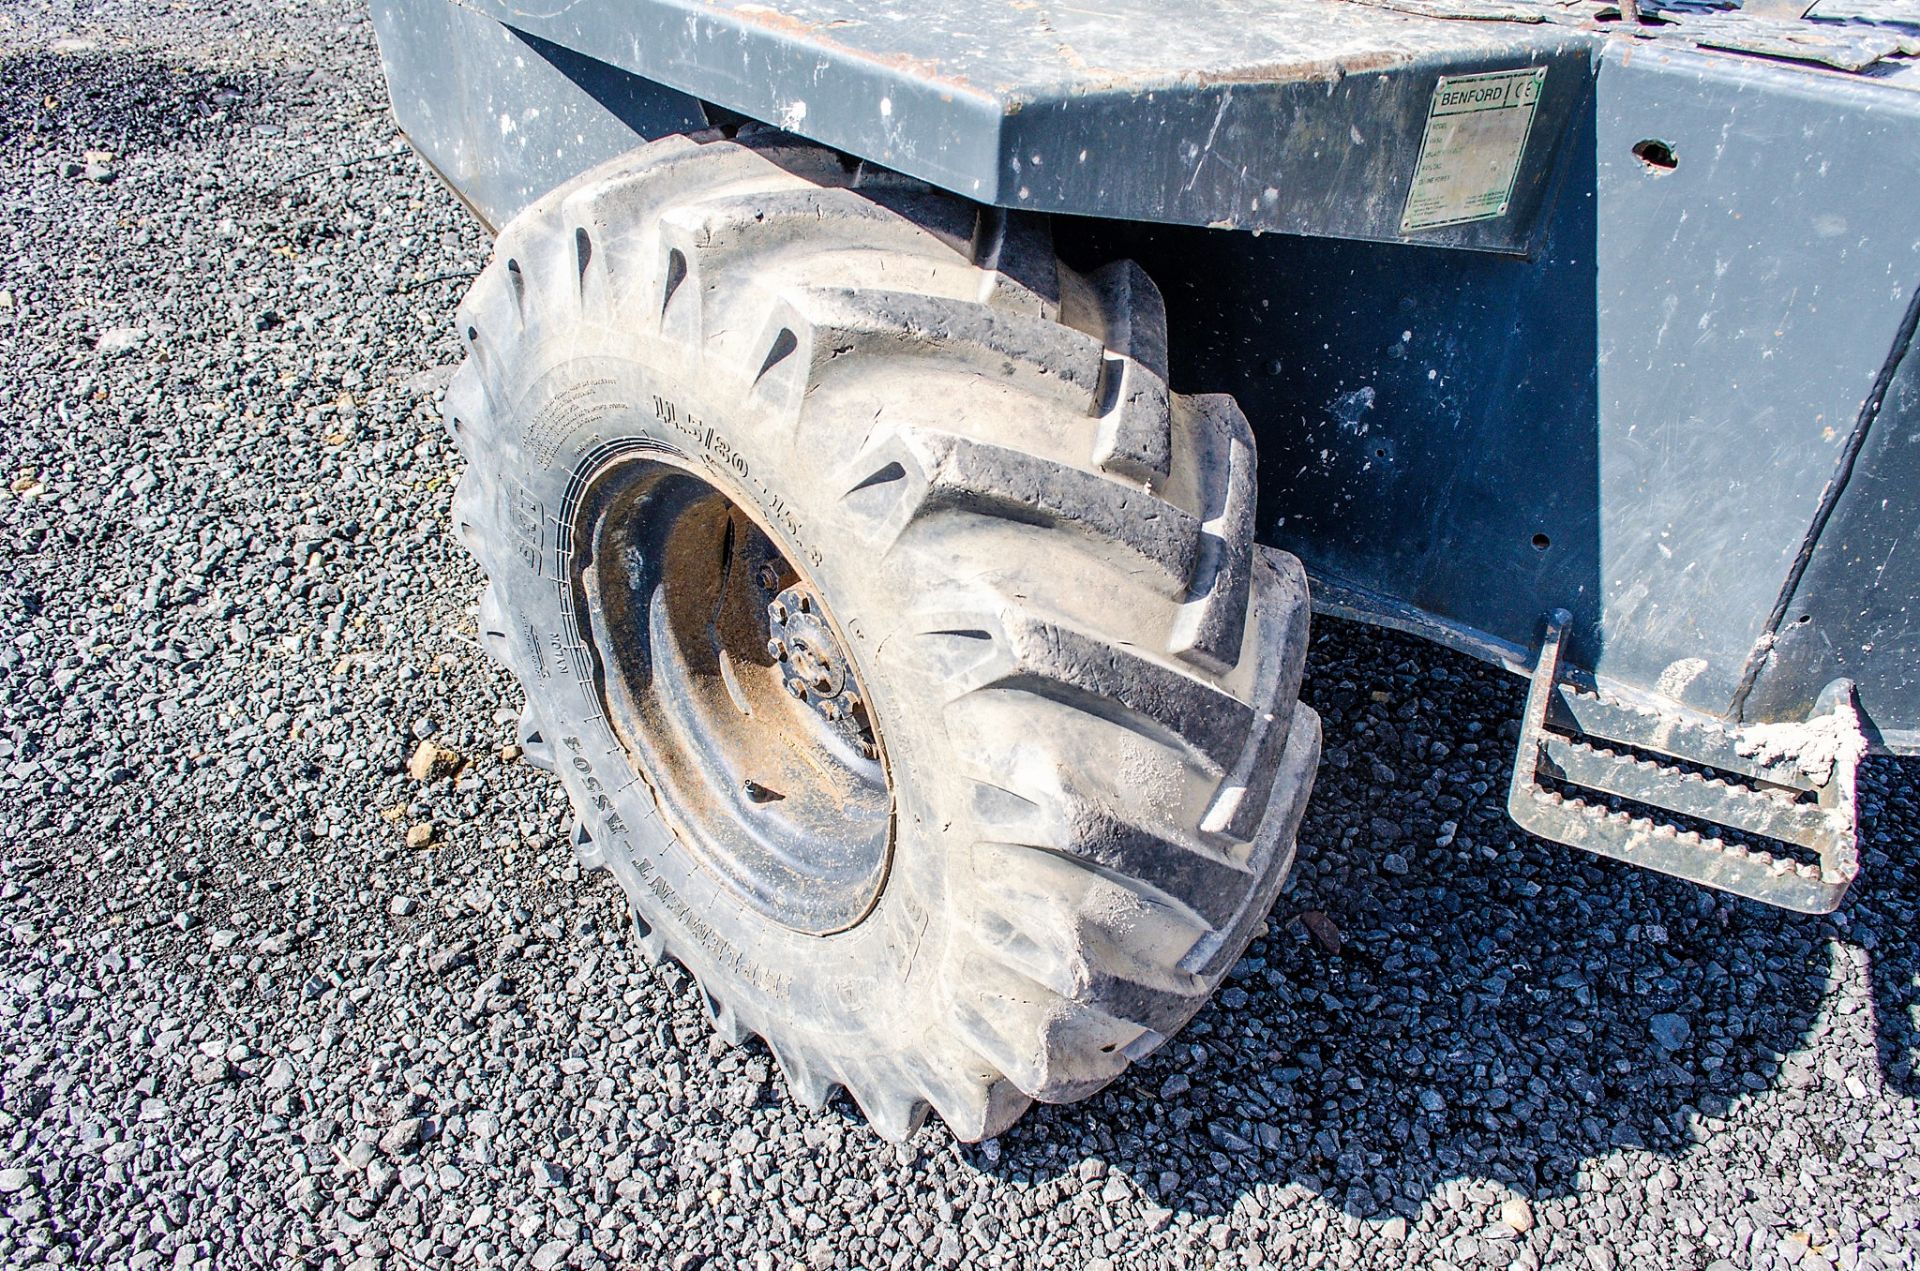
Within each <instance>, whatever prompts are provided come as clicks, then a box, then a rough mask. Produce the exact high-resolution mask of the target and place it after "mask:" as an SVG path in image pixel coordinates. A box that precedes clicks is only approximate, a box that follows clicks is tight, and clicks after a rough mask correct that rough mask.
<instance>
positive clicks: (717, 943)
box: [469, 330, 969, 1053]
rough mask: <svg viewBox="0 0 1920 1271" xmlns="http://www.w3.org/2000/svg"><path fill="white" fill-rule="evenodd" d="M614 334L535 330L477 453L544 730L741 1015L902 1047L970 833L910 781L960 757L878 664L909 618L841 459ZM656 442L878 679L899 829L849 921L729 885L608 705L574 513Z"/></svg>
mask: <svg viewBox="0 0 1920 1271" xmlns="http://www.w3.org/2000/svg"><path fill="white" fill-rule="evenodd" d="M594 334H598V335H600V336H601V338H599V339H594V338H591V337H592V336H593V335H594ZM616 341H619V342H621V343H625V344H627V345H629V346H630V345H632V344H633V343H634V340H633V339H632V337H631V336H630V335H628V336H625V337H624V338H622V337H618V336H617V335H616V334H615V333H612V332H601V333H595V332H592V331H591V330H586V331H573V332H568V333H567V334H566V335H565V336H564V337H562V338H561V339H557V340H548V341H536V340H532V339H527V340H524V341H523V342H522V343H521V344H520V345H519V346H518V347H517V349H516V350H515V352H516V353H517V354H518V355H519V356H517V357H515V358H514V360H513V361H512V362H511V363H509V364H506V365H503V366H501V367H500V368H499V373H498V374H497V376H496V378H495V386H494V391H495V393H496V394H497V396H496V398H495V400H494V402H493V403H492V404H491V409H490V414H491V415H492V416H493V417H494V419H495V420H497V421H498V423H497V425H496V427H497V428H498V429H499V430H500V431H502V432H505V433H507V434H509V435H505V436H497V437H493V438H490V439H489V443H490V444H489V445H488V446H486V447H484V448H482V449H481V450H480V452H479V454H478V457H477V458H476V460H475V468H476V469H479V470H480V474H479V475H480V476H481V481H480V482H479V486H480V489H481V499H480V504H479V506H478V507H477V508H476V509H475V511H476V513H477V514H478V515H479V516H482V517H486V518H488V519H489V520H491V521H492V523H493V524H492V526H491V527H489V528H488V530H487V531H486V532H485V533H483V534H482V535H481V536H480V537H481V539H482V540H483V541H484V542H486V543H487V544H488V545H489V547H490V549H491V550H489V551H488V553H487V558H488V559H487V564H488V573H489V574H490V575H491V577H492V578H493V580H494V583H495V585H496V587H497V588H498V595H499V599H500V601H501V612H502V613H503V614H504V616H505V619H506V622H505V625H508V626H509V627H511V628H513V629H512V630H509V631H507V632H504V633H498V634H497V635H495V636H494V639H495V642H496V644H498V645H500V646H502V649H503V653H504V655H505V657H506V658H507V660H508V661H509V662H510V664H511V665H512V666H513V668H514V669H515V670H516V672H517V673H518V674H519V676H520V679H521V680H522V682H523V683H524V684H525V685H526V686H527V689H528V694H529V697H530V698H531V699H532V700H533V704H534V707H535V711H536V714H537V715H538V716H539V718H540V719H541V722H542V724H543V725H544V726H545V727H546V728H547V729H548V730H549V731H548V737H547V740H548V741H549V742H550V744H551V745H552V748H553V753H554V759H555V766H556V768H557V770H558V772H559V774H560V776H561V778H562V780H563V781H564V782H565V783H566V785H567V787H568V790H569V792H570V794H571V795H572V797H573V801H574V805H575V808H576V810H577V812H578V814H579V816H580V818H581V820H582V823H583V827H584V828H585V830H586V833H587V836H588V840H589V841H588V842H586V843H584V844H583V845H582V848H581V854H582V857H583V859H584V861H585V862H586V863H588V864H604V865H605V866H606V867H607V868H609V869H610V870H611V871H612V872H613V873H614V874H615V875H616V877H618V878H619V880H620V882H621V883H622V884H623V885H624V886H625V889H626V891H627V893H628V895H629V897H630V898H633V899H634V901H635V905H636V908H638V909H639V910H640V911H641V913H642V915H643V917H644V920H645V921H646V922H647V924H648V925H649V926H651V927H653V928H654V929H655V930H656V931H657V932H658V933H659V934H660V935H661V936H662V937H664V940H665V943H666V947H667V949H668V951H669V952H670V953H671V954H672V956H674V957H675V958H677V959H679V960H680V961H682V962H684V963H686V964H687V965H688V967H689V969H690V970H691V971H693V972H694V974H695V976H696V977H697V978H698V979H699V980H700V982H701V984H702V985H703V987H704V988H706V990H707V991H708V992H709V993H710V994H711V995H713V996H714V997H716V998H718V999H720V1000H723V1001H725V1003H726V1004H727V1005H728V1006H730V1007H732V1008H733V1009H734V1011H735V1012H736V1014H737V1015H738V1016H739V1018H740V1019H741V1021H742V1022H743V1023H744V1024H745V1025H746V1026H747V1027H749V1028H753V1029H755V1031H760V1030H762V1029H763V1028H764V1027H765V1025H766V1023H767V1022H768V1021H772V1020H778V1021H781V1022H782V1026H783V1029H784V1030H785V1031H787V1032H789V1033H790V1032H793V1031H795V1030H798V1031H799V1032H801V1033H802V1034H808V1033H811V1034H815V1035H820V1036H822V1037H833V1038H836V1039H837V1040H835V1041H834V1042H833V1043H832V1046H831V1049H832V1050H833V1051H835V1052H838V1053H845V1052H846V1050H847V1049H848V1043H847V1041H846V1037H847V1035H848V1034H865V1035H866V1036H867V1038H868V1041H867V1042H866V1043H864V1044H865V1045H867V1046H870V1047H872V1048H874V1049H877V1050H880V1051H894V1050H904V1049H908V1048H910V1047H911V1045H912V1044H913V1042H914V1041H915V1040H916V1038H917V1036H918V1035H919V1034H920V1033H921V1032H922V1031H923V1030H924V1029H925V1026H926V1018H927V1017H926V1013H925V1011H924V1009H914V1003H916V1002H917V1001H919V1000H921V999H923V998H924V996H925V994H926V993H927V992H931V991H934V986H936V985H938V984H939V983H941V982H942V976H941V974H940V972H939V969H938V968H939V966H940V963H941V961H942V959H943V957H944V954H945V948H944V946H945V944H946V940H945V936H946V923H945V922H944V921H943V919H944V918H945V916H946V915H945V904H944V894H945V891H946V875H947V870H946V863H947V860H948V857H949V853H950V851H951V850H952V849H953V847H954V846H956V845H960V844H964V843H965V842H967V841H969V839H968V837H967V835H966V833H965V827H964V825H962V824H959V823H958V822H959V820H960V818H959V816H958V815H957V812H956V811H955V810H952V809H940V808H936V807H932V806H929V802H930V800H929V798H928V797H927V796H928V792H927V791H925V790H923V789H917V788H915V787H912V786H910V785H909V784H908V783H906V782H904V781H903V780H902V779H901V777H902V774H905V773H913V772H922V771H924V772H934V773H937V772H943V771H948V770H950V766H951V758H950V757H949V756H948V755H946V754H944V753H940V752H942V751H943V750H944V747H943V746H942V744H941V741H942V737H941V730H940V729H939V728H938V725H937V720H933V719H929V718H928V717H927V704H926V702H925V701H924V696H925V695H924V691H923V693H922V699H923V700H921V701H919V702H915V701H913V700H911V699H910V698H909V697H907V696H906V695H905V694H903V693H902V692H900V691H899V689H901V688H904V687H905V686H901V685H896V684H894V683H893V682H892V677H890V676H888V675H887V674H886V673H885V670H884V668H883V667H882V666H880V665H878V661H879V660H878V659H877V658H876V656H875V650H876V649H877V648H878V647H879V645H881V644H882V643H884V642H885V640H886V639H887V637H888V636H889V635H891V634H893V633H894V632H893V624H892V623H891V622H889V621H888V619H889V618H890V617H891V618H894V620H895V621H897V616H896V615H895V614H892V613H889V611H888V610H887V609H885V608H884V607H880V606H875V605H870V604H867V603H863V601H865V600H867V599H869V597H870V593H871V592H872V591H873V590H874V589H875V583H876V581H877V578H876V571H875V570H874V569H873V568H872V566H873V562H874V559H875V557H876V556H877V554H878V553H877V551H876V550H875V549H874V547H873V546H872V545H870V544H865V543H859V542H850V541H836V535H838V537H839V538H840V539H845V538H846V537H847V533H848V530H849V528H850V526H849V525H848V524H847V523H845V518H833V517H831V516H830V514H829V513H830V509H829V508H826V507H823V506H821V505H822V504H823V503H824V502H825V499H824V497H823V495H824V492H825V491H826V490H827V489H829V488H830V481H829V480H828V479H827V478H829V477H830V475H831V474H830V472H829V471H828V470H829V469H831V467H832V464H831V462H830V460H828V459H827V457H825V456H815V457H814V460H815V461H814V462H812V463H808V462H806V461H805V460H804V459H803V458H802V457H801V455H800V452H799V450H798V448H796V447H794V446H793V445H792V442H791V438H790V436H789V432H790V430H791V426H792V425H791V421H790V420H789V419H785V418H781V417H779V416H780V412H778V411H777V410H775V409H773V408H772V407H771V405H770V404H769V403H764V402H760V401H758V400H756V399H755V397H754V395H753V394H752V392H751V390H745V391H740V390H734V391H729V388H728V386H726V385H724V384H717V383H714V382H712V380H713V377H711V376H710V375H703V374H702V373H701V368H700V366H699V363H698V361H697V359H694V358H689V357H680V358H676V357H672V356H668V357H664V358H657V359H644V360H643V359H642V358H641V357H636V356H634V355H633V354H632V353H616V352H609V351H607V350H608V349H609V348H610V347H617V345H616ZM668 352H669V353H672V352H675V351H674V350H669V351H668ZM646 451H651V452H654V453H656V454H658V453H660V452H663V451H664V452H666V453H667V454H668V455H669V456H672V457H674V458H677V459H679V460H680V461H681V462H683V463H685V464H687V465H688V466H691V467H694V468H695V469H696V470H698V471H700V472H702V473H703V474H704V475H705V476H706V477H707V479H708V480H709V481H711V482H712V483H713V484H714V485H716V486H718V487H720V488H721V489H722V490H723V491H725V492H726V493H727V494H728V495H729V496H730V497H732V498H733V499H734V500H735V502H736V503H739V504H741V505H742V506H745V507H747V508H748V509H749V510H750V511H752V512H753V513H755V514H756V515H757V517H758V519H759V520H760V521H761V523H762V525H763V527H765V528H767V529H769V530H770V531H772V532H773V534H774V536H775V539H776V542H778V543H779V544H780V545H781V547H782V550H783V551H784V552H786V553H787V554H788V555H789V558H790V559H793V560H798V561H804V562H805V563H806V568H807V570H808V571H809V572H810V573H811V574H812V575H813V577H814V579H815V580H816V582H817V583H818V584H819V586H820V588H821V589H822V592H823V594H824V596H825V598H826V602H827V607H828V608H829V610H831V611H832V613H833V615H834V617H835V618H836V619H837V620H838V622H839V625H840V627H841V632H842V636H843V639H845V642H846V649H847V653H848V655H849V656H850V657H851V658H852V660H853V662H854V664H855V667H856V669H857V671H858V673H859V676H860V679H861V682H862V683H863V684H864V685H865V686H866V688H867V690H868V692H869V694H870V695H871V696H872V698H873V705H874V718H875V720H876V722H877V723H878V724H879V725H880V728H881V736H882V739H883V744H884V745H885V747H886V754H887V758H888V762H889V768H890V775H891V778H892V788H893V793H894V799H895V826H894V844H893V849H892V857H891V863H890V866H889V869H888V872H887V877H886V880H885V882H884V884H883V887H882V890H881V893H880V896H879V898H878V900H877V901H876V903H875V905H874V907H873V909H872V910H871V911H870V912H869V913H868V915H867V916H866V917H865V918H864V919H862V920H861V921H860V922H859V923H857V924H855V925H854V926H853V927H851V928H849V929H847V930H846V931H843V932H840V933H836V934H833V935H829V936H818V935H807V934H803V933H800V932H797V931H793V930H792V929H790V928H787V927H784V926H782V925H780V924H778V923H777V922H775V921H773V920H772V919H771V918H768V917H767V916H765V915H763V914H762V913H760V912H759V911H758V910H756V909H753V908H752V907H751V906H749V905H747V904H746V903H745V902H744V901H743V900H742V899H740V898H739V897H738V896H737V895H736V894H735V893H733V892H732V891H731V890H730V889H729V888H728V887H726V886H725V885H724V884H722V883H721V882H720V881H719V878H718V876H717V875H716V874H715V873H713V872H711V871H709V870H708V869H706V868H704V867H703V866H702V865H701V864H700V863H699V860H698V858H697V856H696V855H695V853H694V850H693V849H691V848H690V847H689V846H688V845H687V844H686V843H684V842H682V841H681V840H680V839H679V838H678V837H677V836H676V835H675V834H674V832H673V831H672V829H671V827H670V826H668V825H667V824H666V823H665V822H664V821H663V820H662V818H661V817H660V815H659V813H658V811H657V809H656V806H655V803H654V799H653V796H652V794H651V792H650V791H649V789H648V786H647V783H646V780H645V779H644V777H643V776H642V775H641V774H640V772H639V771H638V770H636V768H635V766H634V764H633V762H632V761H631V759H630V758H629V757H628V754H627V751H626V750H625V748H624V747H623V746H622V744H621V742H620V740H619V738H618V737H617V736H616V735H615V733H614V731H613V729H612V727H611V725H610V723H609V721H608V718H607V712H606V710H605V708H604V705H603V704H602V702H601V699H600V694H599V690H598V688H597V687H596V686H595V684H594V682H593V679H594V664H593V662H592V661H591V655H590V654H589V653H588V652H587V649H586V646H585V643H584V642H583V640H582V626H581V624H580V622H579V621H578V619H577V618H576V617H575V612H576V603H575V589H574V584H573V579H572V577H571V575H572V573H573V570H572V566H571V560H572V554H573V546H574V543H575V538H576V529H577V527H576V525H575V523H574V516H575V513H576V511H577V509H578V508H579V506H580V504H581V493H582V491H583V490H584V489H585V488H586V485H587V483H588V482H589V481H590V480H591V478H592V477H593V476H594V475H595V474H596V473H597V472H600V471H602V470H603V469H604V467H605V466H606V465H607V464H609V463H614V462H618V461H620V459H622V458H623V457H631V456H632V455H633V454H635V453H636V452H646ZM469 479H471V476H470V478H469ZM863 565H864V566H865V567H864V568H863ZM863 583H864V584H865V585H862V584H863ZM962 850H964V849H962Z"/></svg>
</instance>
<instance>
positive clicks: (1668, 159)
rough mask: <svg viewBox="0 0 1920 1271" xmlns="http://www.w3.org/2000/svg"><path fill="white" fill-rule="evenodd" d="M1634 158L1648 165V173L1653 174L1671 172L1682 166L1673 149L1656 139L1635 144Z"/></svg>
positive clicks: (1652, 138) (1649, 138) (1651, 138)
mask: <svg viewBox="0 0 1920 1271" xmlns="http://www.w3.org/2000/svg"><path fill="white" fill-rule="evenodd" d="M1633 157H1634V158H1636V159H1638V160H1639V161H1640V162H1641V163H1644V164H1646V165H1647V169H1648V171H1651V172H1671V171H1673V170H1674V169H1675V168H1677V167H1679V166H1680V160H1679V159H1678V158H1677V157H1675V155H1674V153H1673V147H1672V146H1670V145H1668V144H1667V143H1666V142H1664V141H1661V140H1658V139H1657V138H1654V137H1648V138H1647V139H1646V140H1645V141H1637V142H1635V143H1634V146H1633Z"/></svg>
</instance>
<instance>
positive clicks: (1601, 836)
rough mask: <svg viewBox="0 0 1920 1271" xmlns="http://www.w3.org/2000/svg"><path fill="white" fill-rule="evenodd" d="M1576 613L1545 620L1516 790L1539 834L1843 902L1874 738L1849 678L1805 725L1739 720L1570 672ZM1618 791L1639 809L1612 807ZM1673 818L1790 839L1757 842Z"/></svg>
mask: <svg viewBox="0 0 1920 1271" xmlns="http://www.w3.org/2000/svg"><path fill="white" fill-rule="evenodd" d="M1570 621H1571V617H1570V615H1569V614H1568V613H1567V611H1566V610H1564V609H1557V610H1555V611H1554V612H1553V613H1552V614H1549V615H1548V617H1547V620H1546V635H1545V638H1544V639H1543V640H1542V642H1541V646H1540V656H1539V658H1538V659H1537V660H1536V661H1535V663H1534V670H1533V676H1532V682H1531V685H1530V687H1529V688H1528V690H1527V705H1526V713H1525V716H1524V718H1523V719H1522V721H1521V729H1520V743H1519V748H1518V750H1517V752H1516V753H1515V755H1514V763H1513V783H1512V785H1511V787H1510V789H1509V791H1508V796H1507V811H1508V812H1509V814H1510V815H1512V817H1513V819H1514V820H1515V821H1516V822H1517V823H1519V825H1520V826H1521V827H1522V828H1523V829H1525V830H1527V831H1529V832H1530V833H1533V834H1537V835H1539V836H1540V837H1541V838H1546V839H1552V840H1553V841H1555V842H1557V843H1565V844H1568V845H1569V846H1572V847H1578V848H1582V849H1584V850H1586V851H1589V852H1594V853H1596V854H1598V855H1601V856H1608V857H1612V858H1613V859H1615V860H1621V861H1626V862H1628V863H1629V864H1633V865H1642V866H1645V867H1646V868H1648V869H1652V870H1657V871H1659V872H1660V873H1663V874H1672V875H1673V876H1675V877H1676V878H1685V879H1688V880H1690V881H1692V882H1697V883H1704V884H1705V885H1707V886H1709V887H1716V888H1719V889H1720V890H1721V891H1728V892H1732V893H1734V894H1735V895H1738V896H1745V897H1748V898H1749V899H1752V900H1758V901H1761V902H1763V903H1765V904H1769V905H1778V906H1780V907H1781V908H1783V909H1792V910H1796V911H1798V912H1800V913H1830V912H1831V911H1833V910H1834V909H1836V908H1838V907H1839V905H1840V901H1841V900H1842V899H1843V898H1844V897H1845V896H1846V893H1847V888H1848V886H1849V885H1851V884H1852V882H1853V879H1854V875H1855V874H1856V873H1858V872H1859V860H1858V828H1857V824H1856V821H1855V808H1854V780H1855V773H1856V771H1857V769H1858V767H1859V763H1860V759H1861V757H1862V756H1863V755H1864V754H1865V753H1866V739H1865V737H1864V736H1863V734H1862V733H1861V730H1860V717H1859V713H1858V712H1857V710H1856V709H1855V707H1854V699H1853V684H1852V682H1851V681H1849V680H1836V681H1834V682H1833V683H1832V684H1830V685H1828V686H1827V688H1826V689H1825V691H1823V692H1822V693H1821V695H1820V699H1819V701H1818V702H1817V703H1816V705H1815V707H1814V713H1813V715H1812V716H1811V717H1810V718H1809V719H1807V720H1806V721H1805V722H1804V723H1799V724H1763V725H1746V726H1741V725H1730V724H1727V723H1724V722H1723V721H1720V720H1717V719H1714V718H1712V717H1711V716H1707V715H1702V714H1698V713H1696V712H1693V711H1688V710H1685V709H1684V708H1681V707H1678V706H1671V705H1668V706H1661V707H1655V706H1651V705H1645V704H1641V703H1635V702H1628V701H1624V700H1622V699H1620V698H1617V697H1614V696H1611V695H1609V694H1607V693H1604V692H1601V691H1596V690H1594V689H1589V688H1585V687H1581V686H1579V685H1576V684H1573V683H1570V682H1568V681H1566V680H1565V679H1563V678H1562V677H1561V674H1560V651H1561V644H1562V640H1563V638H1564V636H1565V634H1566V630H1567V625H1568V623H1569V622H1570ZM1701 769H1707V770H1710V771H1704V772H1703V771H1701ZM1609 796H1611V797H1613V798H1615V799H1618V800H1625V801H1627V802H1630V803H1632V804H1635V805H1637V806H1638V807H1639V808H1640V809H1643V810H1641V811H1628V810H1626V809H1616V808H1611V807H1609V806H1608V805H1607V803H1606V802H1605V800H1606V799H1607V798H1608V797H1609ZM1662 813H1664V814H1666V815H1664V816H1663V815H1660V814H1662ZM1668 816H1671V817H1684V818H1687V819H1689V820H1691V821H1693V822H1695V823H1699V822H1705V823H1707V824H1709V825H1710V826H1718V827H1724V828H1726V829H1730V830H1737V831H1740V832H1742V833H1743V834H1745V835H1747V836H1751V837H1755V838H1762V839H1770V840H1773V841H1774V842H1777V843H1780V844H1782V845H1783V846H1782V847H1781V848H1780V849H1779V850H1778V851H1766V850H1762V849H1758V848H1755V847H1752V846H1749V845H1746V844H1743V843H1740V842H1736V841H1733V840H1731V839H1727V838H1723V837H1720V836H1719V835H1717V834H1715V833H1713V832H1711V831H1709V832H1706V833H1702V832H1700V831H1698V830H1695V829H1689V828H1686V827H1684V826H1683V825H1681V824H1679V823H1677V822H1676V821H1672V820H1669V819H1667V817H1668ZM1794 849H1798V850H1797V851H1796V850H1794ZM1816 860H1817V863H1816Z"/></svg>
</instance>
